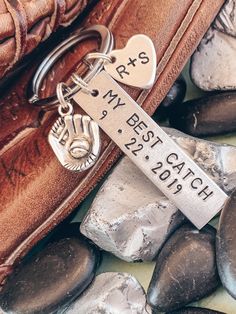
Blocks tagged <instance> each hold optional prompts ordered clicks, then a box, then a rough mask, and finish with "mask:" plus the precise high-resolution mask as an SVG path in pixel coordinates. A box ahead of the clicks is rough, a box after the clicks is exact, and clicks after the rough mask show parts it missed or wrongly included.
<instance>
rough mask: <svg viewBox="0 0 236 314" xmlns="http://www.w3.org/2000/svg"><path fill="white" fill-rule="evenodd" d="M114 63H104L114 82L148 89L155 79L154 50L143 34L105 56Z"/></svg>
mask: <svg viewBox="0 0 236 314" xmlns="http://www.w3.org/2000/svg"><path fill="white" fill-rule="evenodd" d="M107 56H108V57H110V58H112V59H113V60H114V62H112V63H109V62H107V63H104V68H105V70H106V72H107V73H109V74H110V76H112V77H113V78H114V79H115V80H116V81H119V82H121V83H123V84H126V85H130V86H134V87H139V88H142V89H149V88H151V87H152V85H153V83H154V81H155V77H156V65H157V60H156V59H157V58H156V50H155V47H154V44H153V42H152V40H151V39H150V38H149V37H148V36H146V35H143V34H137V35H134V36H132V37H131V38H130V39H129V40H128V42H127V44H126V46H125V47H124V48H123V49H117V50H112V51H111V52H110V53H108V54H107Z"/></svg>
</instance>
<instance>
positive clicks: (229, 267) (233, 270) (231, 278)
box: [216, 191, 236, 299]
mask: <svg viewBox="0 0 236 314" xmlns="http://www.w3.org/2000/svg"><path fill="white" fill-rule="evenodd" d="M235 223H236V191H235V192H234V193H233V194H232V195H231V197H230V200H229V202H228V204H227V205H226V206H225V207H224V209H223V211H222V213H221V216H220V222H219V227H218V231H217V238H216V257H217V266H218V271H219V275H220V279H221V282H222V284H223V286H224V287H225V289H226V290H227V291H228V293H229V294H230V295H231V296H232V297H233V298H234V299H236V224H235Z"/></svg>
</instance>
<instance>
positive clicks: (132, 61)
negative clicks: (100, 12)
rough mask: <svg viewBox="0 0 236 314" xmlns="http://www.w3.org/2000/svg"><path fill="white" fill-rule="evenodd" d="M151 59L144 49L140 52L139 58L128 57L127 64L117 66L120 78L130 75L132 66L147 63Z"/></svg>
mask: <svg viewBox="0 0 236 314" xmlns="http://www.w3.org/2000/svg"><path fill="white" fill-rule="evenodd" d="M149 61H150V59H149V57H148V56H147V54H146V52H144V51H142V52H140V53H139V54H138V57H137V58H131V57H129V58H128V62H127V64H126V65H124V64H121V65H119V66H118V67H116V71H117V73H118V74H119V76H120V78H121V79H123V78H124V75H130V72H129V71H130V70H129V68H130V67H136V66H137V64H140V63H141V64H147V63H148V62H149Z"/></svg>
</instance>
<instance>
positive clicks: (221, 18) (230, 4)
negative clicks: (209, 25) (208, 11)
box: [213, 0, 236, 37]
mask: <svg viewBox="0 0 236 314" xmlns="http://www.w3.org/2000/svg"><path fill="white" fill-rule="evenodd" d="M213 26H214V27H215V28H217V29H218V30H219V31H221V32H223V33H226V34H228V35H231V36H234V37H236V0H228V1H226V3H225V4H224V5H223V7H222V9H221V10H220V13H219V14H218V15H217V17H216V19H215V21H214V23H213Z"/></svg>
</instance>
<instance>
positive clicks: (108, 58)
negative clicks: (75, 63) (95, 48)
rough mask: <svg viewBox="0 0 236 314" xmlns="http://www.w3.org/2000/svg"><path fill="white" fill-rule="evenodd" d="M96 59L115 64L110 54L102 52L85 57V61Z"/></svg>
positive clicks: (91, 53)
mask: <svg viewBox="0 0 236 314" xmlns="http://www.w3.org/2000/svg"><path fill="white" fill-rule="evenodd" d="M94 59H102V60H104V61H108V62H110V63H113V58H112V57H111V56H109V55H108V54H105V53H102V52H90V53H88V54H86V56H85V57H84V60H85V61H89V60H94Z"/></svg>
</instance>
